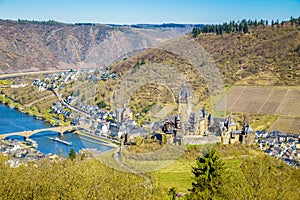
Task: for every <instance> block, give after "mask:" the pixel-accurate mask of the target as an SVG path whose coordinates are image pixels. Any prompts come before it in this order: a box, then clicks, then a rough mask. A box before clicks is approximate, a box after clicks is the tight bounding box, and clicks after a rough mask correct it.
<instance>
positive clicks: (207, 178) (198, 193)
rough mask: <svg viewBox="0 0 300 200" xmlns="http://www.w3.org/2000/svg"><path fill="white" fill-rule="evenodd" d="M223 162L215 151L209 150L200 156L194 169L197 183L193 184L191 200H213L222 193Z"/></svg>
mask: <svg viewBox="0 0 300 200" xmlns="http://www.w3.org/2000/svg"><path fill="white" fill-rule="evenodd" d="M223 166H224V164H223V162H222V161H221V160H220V159H219V157H218V156H217V155H216V151H215V149H213V148H212V149H210V150H207V151H206V152H204V153H203V156H199V157H198V158H197V161H196V166H195V167H193V168H192V173H193V174H194V175H195V182H193V183H192V189H191V190H190V191H191V195H190V198H191V199H212V198H213V197H216V196H218V195H219V194H220V192H221V186H222V182H223V181H222V177H221V175H222V172H223Z"/></svg>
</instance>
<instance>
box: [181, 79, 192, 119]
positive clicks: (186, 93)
mask: <svg viewBox="0 0 300 200" xmlns="http://www.w3.org/2000/svg"><path fill="white" fill-rule="evenodd" d="M192 95H193V94H192V92H191V90H190V89H189V88H188V87H187V86H186V84H184V85H183V88H182V89H181V91H180V92H179V93H178V104H179V105H178V110H179V113H180V115H181V122H182V123H183V124H184V123H188V121H189V117H190V113H191V112H192Z"/></svg>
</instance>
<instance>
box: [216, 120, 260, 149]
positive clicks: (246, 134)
mask: <svg viewBox="0 0 300 200" xmlns="http://www.w3.org/2000/svg"><path fill="white" fill-rule="evenodd" d="M220 128H221V142H222V143H223V144H233V143H235V142H240V143H242V144H253V143H255V133H254V131H253V129H252V128H251V127H250V125H249V122H247V120H246V116H244V123H243V128H242V130H237V128H236V123H235V122H233V121H231V116H230V115H229V116H228V117H227V118H226V119H225V122H223V123H222V122H221V124H220Z"/></svg>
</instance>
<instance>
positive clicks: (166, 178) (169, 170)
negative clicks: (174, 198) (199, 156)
mask: <svg viewBox="0 0 300 200" xmlns="http://www.w3.org/2000/svg"><path fill="white" fill-rule="evenodd" d="M194 163H195V161H194V160H193V159H190V160H186V159H178V160H176V161H174V162H172V163H170V164H169V165H168V166H166V167H164V168H163V169H161V170H159V171H157V172H155V175H156V176H157V178H158V183H159V186H160V187H163V188H167V189H170V188H171V187H175V188H176V190H177V191H178V192H188V189H189V188H191V186H192V182H193V174H192V172H191V169H192V168H191V166H192V165H193V164H194Z"/></svg>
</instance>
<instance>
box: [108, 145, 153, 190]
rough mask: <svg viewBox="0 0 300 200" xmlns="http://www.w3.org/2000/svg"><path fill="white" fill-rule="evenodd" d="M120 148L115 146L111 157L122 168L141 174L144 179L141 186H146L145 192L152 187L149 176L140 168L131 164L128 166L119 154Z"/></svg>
mask: <svg viewBox="0 0 300 200" xmlns="http://www.w3.org/2000/svg"><path fill="white" fill-rule="evenodd" d="M121 154H122V153H121V148H120V147H119V148H116V150H115V151H114V154H113V157H114V159H115V161H116V162H117V164H118V165H119V166H120V167H121V168H122V169H124V170H127V171H129V172H131V173H134V174H138V175H139V176H141V177H142V178H144V179H145V182H144V183H143V186H144V187H145V188H147V192H150V191H151V190H152V189H153V183H152V181H151V179H150V177H149V176H147V175H146V174H145V173H143V172H141V171H140V170H138V169H136V168H135V167H133V166H129V165H127V164H126V163H125V162H124V158H123V157H122V155H121Z"/></svg>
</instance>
